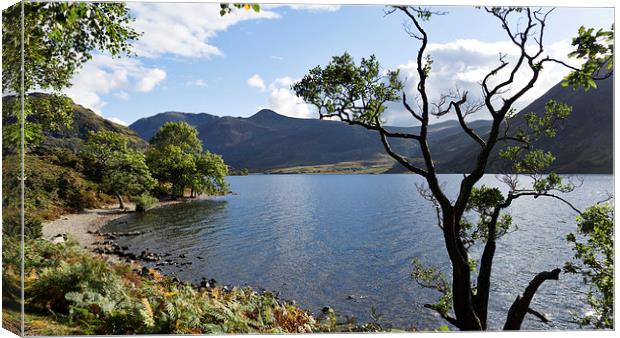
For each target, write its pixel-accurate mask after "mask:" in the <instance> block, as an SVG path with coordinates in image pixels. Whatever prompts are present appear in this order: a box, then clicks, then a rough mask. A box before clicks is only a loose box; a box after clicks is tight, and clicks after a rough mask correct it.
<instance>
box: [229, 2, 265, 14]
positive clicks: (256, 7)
mask: <svg viewBox="0 0 620 338" xmlns="http://www.w3.org/2000/svg"><path fill="white" fill-rule="evenodd" d="M241 8H243V9H245V10H246V11H249V10H250V9H251V10H253V11H254V12H256V13H258V12H260V5H259V4H244V3H232V4H230V3H221V4H220V15H221V16H224V15H226V14H230V13H232V12H233V11H234V10H236V9H241Z"/></svg>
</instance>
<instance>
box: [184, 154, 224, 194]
mask: <svg viewBox="0 0 620 338" xmlns="http://www.w3.org/2000/svg"><path fill="white" fill-rule="evenodd" d="M195 163H196V174H195V175H194V180H193V181H192V184H191V189H192V195H194V196H195V195H198V194H202V193H207V194H211V195H212V194H220V193H225V192H228V183H226V180H225V179H224V178H225V177H226V175H228V166H227V165H226V163H224V159H222V156H220V155H217V154H213V153H211V152H209V151H205V152H204V153H203V154H200V155H198V156H196V157H195Z"/></svg>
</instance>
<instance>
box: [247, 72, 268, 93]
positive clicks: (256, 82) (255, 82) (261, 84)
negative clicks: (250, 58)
mask: <svg viewBox="0 0 620 338" xmlns="http://www.w3.org/2000/svg"><path fill="white" fill-rule="evenodd" d="M246 83H247V84H248V86H250V87H254V88H258V90H260V91H261V92H262V91H265V88H266V86H265V81H263V79H262V78H261V77H260V75H258V74H254V75H252V76H251V77H250V78H249V79H248V80H247V81H246Z"/></svg>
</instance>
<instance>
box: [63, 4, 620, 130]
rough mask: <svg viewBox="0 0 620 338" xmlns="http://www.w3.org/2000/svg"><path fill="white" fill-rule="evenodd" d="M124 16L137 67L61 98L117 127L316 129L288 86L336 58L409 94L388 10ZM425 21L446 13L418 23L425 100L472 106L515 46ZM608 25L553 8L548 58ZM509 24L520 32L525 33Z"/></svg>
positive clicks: (118, 67)
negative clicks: (178, 117) (273, 122)
mask: <svg viewBox="0 0 620 338" xmlns="http://www.w3.org/2000/svg"><path fill="white" fill-rule="evenodd" d="M128 6H129V8H130V10H131V13H132V15H133V16H134V18H135V21H134V22H133V23H132V25H133V27H134V28H135V29H136V30H138V31H140V32H142V33H143V35H142V36H141V37H140V39H139V40H138V41H136V42H134V52H135V53H136V56H133V57H123V58H111V57H110V56H109V55H106V54H101V53H96V54H95V55H94V58H93V59H92V60H91V61H88V62H87V63H86V64H85V65H84V66H83V68H82V69H81V70H80V71H79V72H78V73H77V74H76V75H75V77H74V78H73V81H72V82H73V86H72V87H70V88H68V89H67V90H66V94H68V95H69V96H70V97H71V98H73V99H74V100H75V101H76V102H77V103H79V104H81V105H83V106H86V107H88V108H91V109H93V110H94V111H95V112H96V113H98V114H100V115H102V116H104V117H105V118H107V119H110V120H112V121H115V122H118V123H122V124H125V125H127V124H131V123H132V122H134V121H136V120H137V119H140V118H143V117H148V116H152V115H154V114H157V113H160V112H165V111H181V112H191V113H199V112H205V113H209V114H213V115H218V116H240V117H248V116H251V115H253V114H255V113H256V112H257V111H258V110H260V109H262V108H270V109H273V110H275V111H276V112H278V113H279V114H282V115H287V116H292V117H300V118H313V117H316V116H317V114H316V112H315V111H314V109H313V108H312V107H311V106H308V105H306V104H304V103H303V102H302V101H301V100H300V99H299V98H297V97H295V95H294V94H293V93H292V92H291V90H290V85H291V84H292V83H293V82H294V81H296V80H299V79H301V78H302V77H303V75H304V74H306V73H307V72H308V70H309V69H311V68H313V67H315V66H317V65H325V64H327V63H328V62H329V61H330V59H331V57H332V56H334V55H341V54H342V53H344V52H349V53H350V54H351V55H352V56H353V57H354V58H355V59H356V61H359V60H360V59H361V58H362V57H368V56H370V55H371V54H375V55H376V56H377V58H378V60H379V61H380V63H381V65H382V67H383V69H384V70H387V69H400V70H401V76H402V78H403V80H405V82H406V83H407V87H406V90H407V91H408V92H411V95H413V94H414V88H415V81H416V75H415V63H414V60H415V57H416V53H417V50H418V48H419V42H418V41H417V40H415V39H413V38H411V37H409V36H408V35H407V33H406V32H405V30H404V29H403V24H404V23H405V22H406V20H405V17H404V16H403V15H402V14H400V13H393V14H391V15H385V12H384V11H385V7H384V6H371V5H363V6H335V5H307V6H304V5H291V6H285V5H278V6H273V5H272V6H269V5H265V6H263V7H262V10H261V11H260V12H259V13H255V12H253V11H245V10H239V11H236V12H235V13H233V14H230V15H226V16H224V17H221V16H220V15H219V5H218V4H208V3H128ZM433 9H434V10H438V11H442V12H446V13H445V14H444V15H441V16H434V17H432V19H431V20H430V21H429V22H425V23H424V27H425V29H426V31H427V33H428V35H429V46H428V53H429V54H430V55H431V56H432V58H433V60H434V62H433V70H432V73H431V77H430V78H429V82H428V87H429V94H430V97H431V99H433V100H435V99H437V98H438V97H439V95H440V94H441V93H446V92H448V91H450V90H454V89H455V88H458V89H459V90H460V91H469V92H470V93H471V94H470V96H472V97H475V96H478V95H479V94H480V87H479V85H478V84H477V83H478V82H479V81H480V80H481V79H482V77H483V76H484V74H486V72H488V71H489V69H491V68H492V67H494V66H497V65H498V62H499V61H498V55H499V52H502V53H507V54H508V59H509V60H510V59H511V58H512V57H513V56H514V55H515V54H516V51H515V47H514V45H511V43H510V42H509V40H508V38H507V36H506V34H505V32H504V31H503V30H501V29H500V24H499V21H498V20H497V19H495V18H493V17H491V16H490V15H488V14H487V13H485V12H484V11H482V10H480V9H476V8H473V7H468V6H456V7H455V6H452V7H434V8H433ZM548 9H549V8H544V9H543V10H548ZM613 15H614V14H613V9H611V8H570V7H562V8H556V9H555V10H554V11H553V12H552V13H551V14H550V15H549V16H548V19H547V27H546V31H545V38H544V43H545V55H549V56H552V57H555V58H558V59H563V60H568V59H567V58H566V55H567V54H568V52H569V51H570V50H571V46H570V42H571V38H572V37H573V36H575V35H576V33H577V30H578V28H579V27H580V26H581V25H584V26H587V27H595V28H605V29H608V28H610V27H611V24H612V23H613ZM512 23H513V24H514V25H515V27H516V26H517V25H520V27H522V25H523V24H524V21H523V20H517V21H513V22H512ZM570 62H571V63H573V64H575V61H573V60H570ZM564 75H566V69H563V68H562V67H561V66H559V65H550V66H548V67H545V69H544V70H543V72H542V76H541V79H540V80H539V81H538V83H537V84H536V86H535V87H534V89H532V90H531V91H530V92H529V93H528V94H527V95H526V96H524V97H523V98H522V100H520V101H519V102H517V105H516V107H517V108H522V107H524V106H525V105H527V103H529V102H530V101H531V100H533V99H535V98H537V97H538V96H540V95H542V94H543V93H544V92H545V91H546V90H548V89H549V88H550V87H551V86H553V85H555V84H556V83H557V82H559V81H560V80H561V79H562V77H563V76H564ZM519 81H520V79H517V84H518V83H519ZM410 97H412V96H410ZM480 118H485V116H482V115H481V116H480ZM385 119H386V123H387V124H390V125H399V126H408V125H413V124H415V123H414V121H412V120H411V118H410V115H408V114H407V113H405V111H404V109H403V107H402V106H401V105H400V104H393V105H390V108H389V109H388V111H387V112H386V113H385Z"/></svg>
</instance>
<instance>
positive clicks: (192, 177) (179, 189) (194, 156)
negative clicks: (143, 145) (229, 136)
mask: <svg viewBox="0 0 620 338" xmlns="http://www.w3.org/2000/svg"><path fill="white" fill-rule="evenodd" d="M150 144H151V147H150V148H149V150H148V151H147V157H146V158H147V164H148V166H149V168H151V171H152V173H153V175H154V177H155V178H157V180H159V182H160V183H165V182H168V183H170V184H171V185H172V191H171V192H172V195H173V196H175V197H176V196H179V197H182V196H183V195H184V192H185V189H186V188H190V189H191V193H190V196H193V195H194V193H203V192H206V193H221V192H225V191H226V189H227V185H226V182H225V180H224V177H225V176H226V175H227V174H228V167H227V166H226V165H225V164H224V161H223V160H222V158H221V157H220V156H219V155H215V154H211V153H209V152H205V153H203V152H202V142H201V141H200V139H199V138H198V131H197V130H196V129H195V128H194V127H192V126H190V125H189V124H187V123H185V122H167V123H165V124H164V125H163V126H162V127H161V128H160V129H159V131H158V132H157V133H156V134H155V135H154V136H153V138H152V139H151V141H150Z"/></svg>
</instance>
